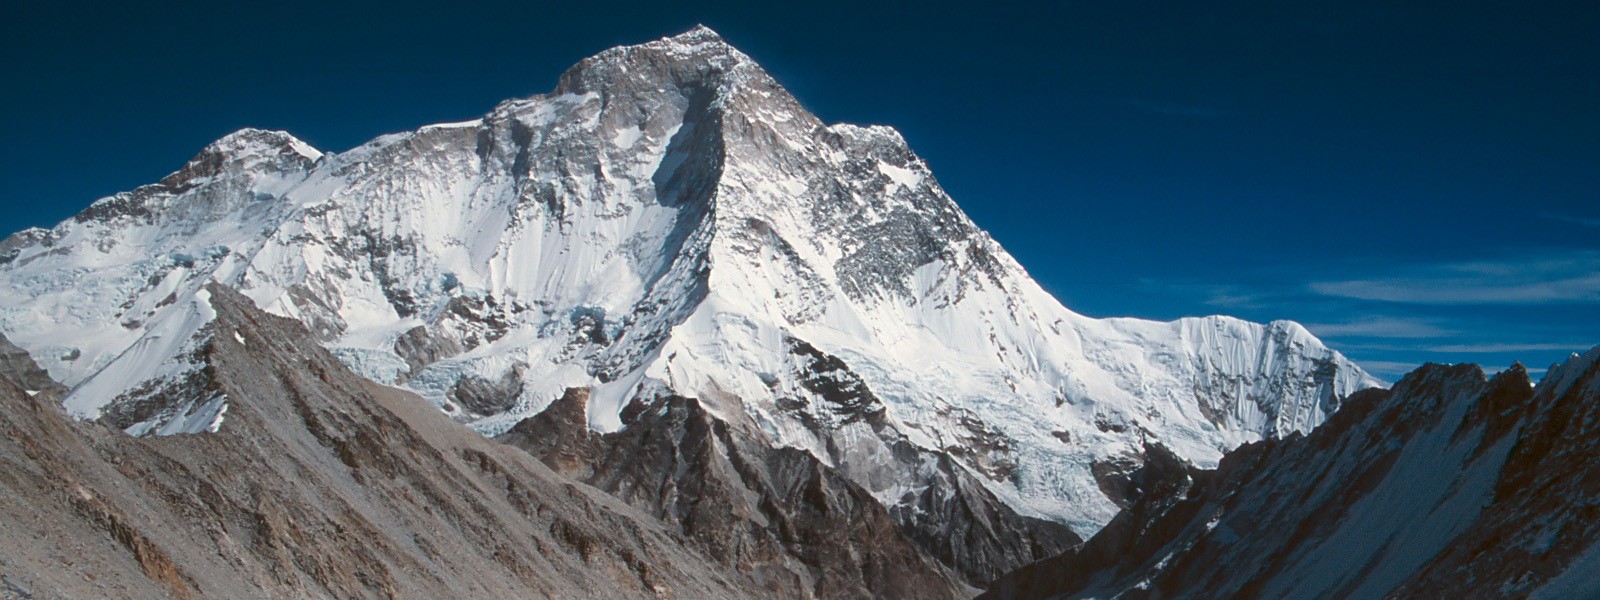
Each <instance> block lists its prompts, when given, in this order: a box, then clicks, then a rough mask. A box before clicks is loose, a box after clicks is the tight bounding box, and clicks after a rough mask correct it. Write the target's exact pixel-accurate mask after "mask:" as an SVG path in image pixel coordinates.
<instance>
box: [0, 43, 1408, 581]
mask: <svg viewBox="0 0 1600 600" xmlns="http://www.w3.org/2000/svg"><path fill="white" fill-rule="evenodd" d="M211 281H218V282H222V283H224V284H226V285H229V286H231V287H233V288H235V289H238V290H240V291H241V292H242V293H243V294H245V295H246V296H248V297H250V298H251V299H253V300H254V301H256V302H257V304H258V305H259V306H261V307H263V308H264V309H266V310H267V311H268V312H271V313H274V314H279V315H283V316H288V317H292V318H295V319H297V320H299V321H300V322H301V323H303V324H305V325H306V327H307V328H308V329H310V330H311V331H312V332H313V333H314V334H315V336H316V338H317V339H318V340H320V341H322V342H323V343H325V344H326V345H327V346H328V347H329V348H330V350H331V351H332V352H333V353H334V354H335V355H336V356H338V357H339V358H340V359H341V360H342V361H344V362H345V363H346V364H348V365H350V366H351V367H352V368H353V369H354V370H356V371H357V372H359V373H360V374H362V375H364V376H366V377H368V378H370V379H373V380H374V381H378V382H381V383H385V384H397V385H404V386H406V387H407V388H409V389H410V390H412V391H415V392H417V393H419V394H421V395H422V396H424V397H425V398H427V399H428V400H429V401H431V402H433V403H434V404H435V405H437V406H438V407H439V408H441V409H443V410H445V411H446V412H447V413H448V414H450V415H451V416H453V417H455V418H457V419H458V420H461V421H464V422H469V423H471V424H472V425H473V426H474V427H475V428H476V429H478V430H479V431H481V432H484V433H486V434H490V435H495V434H499V433H502V432H504V431H505V430H507V429H509V428H510V427H511V426H512V425H514V424H516V423H517V422H519V421H521V420H522V419H524V418H526V417H528V416H531V415H534V414H537V413H539V412H540V411H541V410H543V409H544V408H545V407H546V406H547V405H548V404H549V403H550V402H552V401H554V400H555V399H557V398H559V397H560V396H561V395H562V394H563V393H564V392H565V391H566V390H567V389H568V388H574V387H587V388H590V389H591V391H592V394H593V397H592V401H591V402H590V409H589V411H588V417H589V418H588V425H589V426H590V427H592V428H595V429H596V430H599V431H605V432H612V431H615V430H617V429H620V428H622V427H623V426H624V422H623V419H622V413H623V411H624V410H625V409H626V408H627V407H629V406H632V405H633V404H635V403H636V402H641V401H642V402H650V401H652V400H653V399H654V398H655V396H654V394H656V393H657V392H659V391H661V390H663V389H665V390H669V391H670V393H673V394H677V395H680V396H684V397H692V398H698V399H699V400H700V402H702V403H703V406H704V408H705V409H706V410H708V411H709V412H710V413H712V414H714V415H717V416H719V417H720V416H726V415H733V414H744V415H749V416H750V418H751V419H753V420H755V421H756V422H757V424H758V426H759V428H760V429H761V430H763V431H765V432H767V433H768V435H769V437H770V438H771V439H772V440H773V441H774V442H775V443H776V444H778V445H781V446H784V447H794V448H801V449H804V450H806V451H808V452H810V453H811V454H812V455H813V456H814V457H816V458H817V459H818V460H820V461H821V462H822V463H824V464H827V465H831V466H833V467H835V468H836V469H837V470H838V471H839V473H841V474H843V475H844V476H845V477H847V478H848V479H850V480H851V481H853V482H855V483H856V484H858V485H860V486H861V487H862V488H863V489H866V490H867V491H868V492H870V493H871V494H872V495H873V497H874V498H876V499H877V500H878V501H879V502H881V503H883V504H884V505H885V506H887V507H889V508H890V509H891V511H892V513H893V514H894V515H896V516H897V518H898V519H900V520H901V521H902V524H903V525H909V526H910V527H911V528H912V529H914V530H917V531H926V532H930V535H931V532H945V531H946V530H945V527H947V526H951V525H952V523H954V522H953V521H948V520H935V521H931V522H927V523H923V522H920V521H919V519H921V518H923V517H922V515H924V514H927V515H940V514H944V513H950V512H952V511H954V512H963V511H965V509H957V508H955V507H959V506H962V502H960V501H959V498H961V497H969V498H971V497H976V496H972V495H971V494H966V495H965V496H963V495H962V494H953V495H949V496H941V497H939V498H921V497H919V492H918V493H914V492H916V491H917V490H924V489H933V488H938V489H949V487H948V485H950V484H952V482H954V484H955V485H960V486H971V485H973V484H976V485H979V486H982V487H983V488H985V489H987V491H988V492H989V493H990V494H992V495H993V496H994V497H996V498H998V499H999V500H1000V501H1001V502H1002V503H1004V504H1005V505H1006V507H1007V509H1008V510H1010V511H1012V512H1015V513H1018V514H1021V515H1026V516H1029V517H1037V518H1043V519H1046V520H1050V521H1054V522H1057V523H1063V524H1066V525H1068V526H1070V527H1071V528H1072V529H1073V530H1074V531H1076V532H1078V533H1079V534H1083V535H1088V534H1089V533H1092V532H1093V531H1095V530H1096V529H1098V528H1099V527H1100V526H1102V525H1104V524H1105V522H1106V521H1108V520H1109V519H1110V518H1111V517H1112V516H1113V515H1114V514H1115V513H1116V511H1117V509H1118V508H1119V504H1118V503H1119V502H1120V503H1124V504H1125V503H1126V502H1127V498H1126V497H1124V496H1118V497H1117V498H1113V497H1110V496H1108V495H1107V492H1106V491H1105V490H1106V489H1107V488H1106V487H1105V486H1103V485H1102V479H1103V477H1097V476H1096V472H1095V467H1094V465H1096V464H1102V463H1107V462H1108V461H1112V462H1114V461H1118V460H1122V457H1127V456H1136V455H1138V454H1139V453H1140V452H1142V450H1143V448H1144V444H1145V441H1146V440H1153V441H1157V442H1160V443H1161V444H1164V445H1165V446H1167V447H1168V448H1170V449H1171V450H1172V451H1173V452H1175V453H1177V454H1178V455H1180V456H1182V457H1184V458H1185V459H1187V460H1190V461H1192V462H1195V463H1197V464H1200V465H1202V466H1210V465H1213V464H1214V463H1215V461H1216V460H1217V459H1218V458H1219V457H1220V456H1221V454H1222V452H1223V451H1225V450H1227V449H1229V448H1232V447H1235V446H1237V445H1239V444H1242V443H1245V442H1250V441H1254V440H1259V439H1263V438H1272V437H1275V436H1281V435H1288V434H1289V433H1292V432H1295V431H1306V430H1309V429H1310V428H1312V427H1314V426H1315V425H1316V424H1317V423H1319V422H1321V420H1322V419H1323V418H1324V417H1325V416H1326V415H1327V414H1328V413H1329V412H1331V411H1332V410H1334V409H1335V408H1336V407H1337V406H1338V404H1339V403H1340V402H1341V400H1342V399H1343V398H1344V397H1345V396H1347V395H1348V394H1350V393H1351V392H1353V391H1355V390H1357V389H1360V388H1363V387H1369V386H1373V385H1379V384H1380V382H1377V381H1376V380H1374V379H1372V378H1370V377H1368V376H1367V375H1366V374H1365V373H1363V372H1361V370H1360V369H1359V368H1357V367H1356V366H1355V365H1353V364H1351V363H1350V362H1349V361H1348V360H1345V358H1344V357H1343V356H1340V355H1339V354H1338V353H1337V352H1334V351H1332V350H1330V349H1328V348H1327V347H1326V346H1324V345H1323V344H1322V343H1321V342H1319V341H1318V340H1316V339H1315V338H1314V337H1312V336H1311V335H1310V334H1309V333H1308V332H1306V330H1305V329H1304V328H1302V327H1300V326H1299V325H1297V324H1294V323H1289V322H1275V323H1270V324H1264V325H1263V324H1254V323H1246V322H1243V321H1239V320H1236V319H1229V318H1224V317H1206V318H1196V319H1184V320H1180V321H1176V322H1171V323H1156V322H1150V321H1141V320H1136V319H1092V318H1088V317H1085V316H1083V315H1079V314H1076V313H1074V312H1072V311H1070V310H1068V309H1067V308H1065V307H1063V306H1062V305H1061V304H1060V303H1059V302H1057V301H1056V299H1055V298H1052V297H1051V296H1050V295H1049V294H1047V293H1046V292H1045V291H1044V290H1043V289H1042V288H1041V287H1040V286H1039V285H1037V284H1036V283H1035V282H1034V281H1033V280H1032V279H1031V278H1030V277H1029V276H1028V274H1027V272H1026V271H1025V270H1024V269H1023V268H1022V267H1021V265H1018V264H1017V263H1016V261H1015V260H1013V259H1012V257H1011V256H1010V255H1009V254H1007V253H1006V252H1005V250H1004V249H1003V248H1001V247H1000V246H999V244H997V243H996V242H995V241H994V240H993V239H991V238H990V237H989V236H988V235H987V234H985V233H984V232H983V231H982V230H981V229H980V228H978V227H977V225H976V224H974V223H973V222H972V221H971V220H970V219H969V218H967V216H966V215H965V214H964V213H963V212H962V211H961V209H960V207H959V206H957V205H956V203H955V202H954V200H953V199H951V198H950V197H949V196H948V195H947V194H946V193H945V192H944V191H943V190H942V188H941V187H940V186H939V184H938V182H937V181H936V180H935V178H934V176H933V174H932V173H931V172H930V170H929V168H928V165H927V164H926V163H925V162H924V161H923V160H921V159H920V158H918V157H917V156H916V154H915V153H914V152H912V151H911V149H910V147H909V146H908V145H907V143H906V141H905V140H904V139H903V138H902V137H901V136H900V135H899V134H898V133H896V132H895V131H894V130H893V129H890V128H887V127H861V126H855V125H848V124H832V125H830V124H826V123H823V122H822V121H820V120H819V119H818V118H817V117H816V116H815V115H812V114H811V113H809V112H807V111H806V110H805V108H804V107H803V106H802V105H801V104H800V102H799V101H798V100H797V99H795V98H794V97H793V96H792V95H790V94H789V93H788V92H787V91H786V90H785V89H784V88H783V87H782V86H781V85H779V84H778V82H777V81H775V80H774V79H773V78H772V77H771V76H770V75H769V74H767V73H766V72H765V71H764V70H763V69H762V68H761V67H760V66H759V65H757V64H756V62H755V61H754V60H752V59H751V58H750V57H749V56H746V55H745V54H743V53H741V52H739V51H738V50H736V49H734V48H733V47H731V46H730V45H728V44H727V43H726V42H725V41H724V40H723V39H722V38H721V37H719V36H718V35H717V34H716V33H714V32H712V31H710V30H709V29H705V28H696V29H695V30H693V31H689V32H686V33H684V34H682V35H678V36H673V37H670V38H666V39H662V40H657V41H653V42H649V43H646V44H640V45H636V46H627V47H620V48H614V49H611V50H607V51H605V52H602V53H600V54H598V55H596V56H594V57H591V58H588V59H585V60H583V61H582V62H580V63H579V64H577V65H575V66H574V67H573V68H572V69H570V70H569V71H567V72H566V73H565V74H563V75H561V77H560V80H559V82H558V84H557V85H556V87H555V89H554V90H552V91H551V92H550V93H547V94H541V95H536V96H531V97H528V98H521V99H514V100H508V101H506V102H503V103H501V104H499V105H498V106H496V107H494V109H493V110H492V111H490V112H489V113H488V114H486V115H484V116H483V117H482V118H479V119H474V120H471V121H466V122H461V123H446V124H439V125H432V126H426V127H422V128H420V129H418V130H416V131H411V132H405V133H400V134H395V135H386V136H382V137H379V138H377V139H374V140H372V141H371V142H369V143H366V144H363V145H362V146H360V147H357V148H354V149H351V150H349V151H346V152H342V153H338V154H324V153H322V152H320V151H317V150H316V149H313V148H311V147H309V146H307V145H305V144H304V143H302V142H300V141H299V140H296V139H295V138H294V137H292V136H290V135H289V134H287V133H283V132H271V131H261V130H243V131H240V132H238V133H235V134H232V135H229V136H227V137H225V138H223V139H222V140H219V141H217V142H216V143H214V144H212V145H210V146H208V147H207V148H206V149H205V150H203V151H202V152H201V153H200V154H199V155H198V156H196V157H195V158H194V159H193V160H191V161H190V162H189V164H187V165H185V166H184V167H183V168H182V169H181V170H179V171H178V172H177V173H174V174H173V175H171V176H169V177H167V178H165V179H163V180H162V181H160V182H158V183H155V184H152V185H148V186H144V187H140V188H138V189H136V190H133V191H131V192H127V193H123V194H117V195H115V196H112V197H110V198H106V199H102V200H100V201H98V202H96V203H94V204H93V205H92V206H90V207H89V208H88V209H87V210H85V211H84V212H83V213H82V214H80V215H78V216H77V217H75V218H74V219H72V220H70V221H67V222H65V223H62V224H60V225H58V226H57V227H55V228H53V229H51V230H49V231H45V230H29V231H26V232H22V233H20V234H17V235H15V236H12V237H11V238H8V239H7V240H5V241H3V242H0V330H3V331H4V332H5V334H6V335H8V336H9V337H10V338H11V339H12V341H13V342H15V343H16V344H17V345H18V346H20V347H22V348H25V349H27V350H28V351H29V352H31V353H32V354H33V355H34V356H35V357H36V358H38V359H40V361H41V363H42V364H43V365H44V366H45V367H46V368H47V369H48V370H49V371H50V372H51V373H52V374H54V375H55V377H56V378H57V379H59V380H61V381H62V382H63V383H65V384H67V385H69V386H70V387H72V388H73V389H74V391H73V393H72V394H71V395H69V396H68V397H67V398H66V399H65V401H64V403H65V406H66V407H67V408H68V410H69V412H70V413H72V414H73V415H77V416H83V417H88V418H95V417H109V418H110V419H111V420H112V422H115V423H116V424H118V425H119V426H121V427H125V428H127V429H128V430H130V431H132V432H135V433H142V434H162V433H177V432H184V431H196V430H204V429H205V428H206V427H208V426H209V423H210V420H208V419H212V418H214V417H215V416H216V415H217V414H219V413H220V411H222V410H223V407H224V405H225V402H226V401H218V403H213V399H211V398H200V397H195V398H190V399H189V400H190V401H189V402H188V403H187V404H183V405H181V406H173V405H164V404H159V403H156V404H152V403H151V402H150V400H151V398H153V397H154V395H159V394H161V393H162V391H161V390H166V389H170V388H172V387H173V386H175V385H177V382H180V381H183V380H185V379H187V378H190V377H191V376H192V375H193V373H194V372H196V371H197V370H200V369H201V368H202V367H201V365H199V364H198V363H195V362H194V361H193V360H192V356H193V351H194V348H190V347H186V346H185V345H184V344H183V342H184V341H185V340H189V339H191V338H192V334H193V333H194V332H196V331H199V330H200V328H202V327H203V326H204V325H205V323H207V322H208V319H209V315H208V314H207V312H206V310H205V308H204V302H200V301H199V300H201V299H200V298H199V296H200V295H202V293H203V289H204V286H205V285H206V284H207V283H208V282H211ZM508 373H509V374H510V375H509V377H512V378H516V379H518V381H510V380H508V379H507V377H508ZM168 395H170V394H168ZM908 447H909V448H910V449H909V450H908V449H907V448H908ZM897 457H900V458H897ZM902 458H904V460H902ZM1101 470H1102V471H1104V468H1102V469H1101ZM1113 489H1115V488H1113ZM1115 493H1117V494H1122V492H1115ZM902 500H904V501H905V502H907V504H903V505H902V504H901V502H902ZM913 504H914V505H915V506H913ZM946 506H948V507H951V508H949V509H945V508H941V507H946ZM930 508H934V509H938V510H936V511H934V512H931V513H926V512H922V510H926V509H930ZM968 512H973V513H974V514H976V513H979V512H982V511H981V510H976V509H975V510H972V511H968ZM933 518H937V519H943V518H944V517H933ZM974 531H975V530H974ZM939 535H943V533H940V534H939ZM984 537H992V538H996V539H998V537H999V536H987V535H986V536H984ZM1008 546H1010V547H1013V548H1016V549H1020V548H1022V547H1026V546H1027V544H1023V543H1020V541H1019V544H1018V545H1008ZM1016 549H1013V550H1006V551H1004V552H1000V551H998V550H997V551H996V553H995V554H992V555H991V556H994V557H998V556H1000V555H1019V554H1017V553H1018V550H1016ZM958 562H959V561H958ZM990 562H991V561H987V560H983V561H973V562H971V563H970V565H969V567H963V569H964V570H965V571H966V572H968V573H973V574H976V573H982V572H988V571H989V570H990V568H991V567H988V566H982V567H980V566H979V565H980V564H985V563H990ZM1001 562H1004V561H1001ZM993 564H996V565H997V564H1000V563H993Z"/></svg>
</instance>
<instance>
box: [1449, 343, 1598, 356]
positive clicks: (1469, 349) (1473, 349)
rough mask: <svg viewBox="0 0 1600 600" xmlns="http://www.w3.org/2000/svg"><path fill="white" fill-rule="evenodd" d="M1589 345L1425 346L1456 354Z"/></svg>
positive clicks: (1573, 349) (1540, 350)
mask: <svg viewBox="0 0 1600 600" xmlns="http://www.w3.org/2000/svg"><path fill="white" fill-rule="evenodd" d="M1588 346H1590V345H1586V344H1442V345H1437V346H1427V347H1425V348H1424V349H1425V350H1428V351H1429V352H1453V353H1458V354H1496V353H1502V352H1549V351H1572V352H1579V351H1582V350H1583V349H1584V348H1587V347H1588Z"/></svg>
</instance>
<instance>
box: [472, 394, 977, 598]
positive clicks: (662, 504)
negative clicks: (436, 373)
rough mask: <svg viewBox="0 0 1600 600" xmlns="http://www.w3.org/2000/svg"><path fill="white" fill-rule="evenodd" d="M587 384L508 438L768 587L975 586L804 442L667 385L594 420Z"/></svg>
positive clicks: (861, 590)
mask: <svg viewBox="0 0 1600 600" xmlns="http://www.w3.org/2000/svg"><path fill="white" fill-rule="evenodd" d="M587 400H588V393H587V391H586V390H581V389H575V390H570V391H569V392H568V393H567V394H566V395H565V396H563V397H562V398H561V399H560V400H558V401H557V402H555V403H553V404H552V405H551V406H550V407H549V408H548V409H546V410H545V411H544V412H543V413H540V414H539V415H538V416H535V417H533V418H530V419H527V420H525V421H523V422H522V423H519V424H518V425H517V426H515V427H513V428H512V429H511V430H510V431H509V432H507V433H505V434H504V435H501V436H500V437H499V438H498V439H499V440H500V441H503V442H505V443H508V444H511V445H513V446H516V447H519V448H523V449H525V450H527V451H528V452H530V453H532V454H533V455H534V456H537V457H539V459H540V460H542V461H544V462H545V463H546V464H548V465H550V466H551V467H552V468H555V469H556V470H557V471H558V472H561V473H563V474H566V475H569V476H572V477H575V478H578V479H580V480H582V481H585V482H587V483H590V484H592V485H594V486H595V487H598V488H600V489H602V490H605V491H607V492H610V493H611V494H613V495H615V496H616V497H618V498H620V499H622V500H623V501H625V502H627V503H628V504H631V505H633V506H635V507H638V508H640V509H642V510H645V511H647V512H649V513H650V514H652V515H654V516H656V517H658V518H660V519H662V520H663V521H666V522H667V523H669V524H672V525H674V526H676V527H678V528H679V529H680V530H681V531H682V532H683V534H684V535H685V536H687V537H688V538H689V539H690V540H692V542H693V543H694V545H696V546H697V547H699V548H702V549H703V550H705V552H706V553H707V554H708V555H710V556H711V557H712V558H713V559H714V560H716V561H718V562H719V563H720V564H723V565H726V566H727V567H729V568H731V569H733V570H735V571H738V572H741V573H749V574H751V577H752V578H753V579H754V580H756V581H758V582H760V587H759V588H755V589H752V590H750V591H751V592H752V595H754V596H760V597H768V598H796V599H799V598H904V599H912V598H917V599H930V600H931V599H937V598H955V597H965V596H966V594H967V592H966V590H965V588H964V586H962V585H960V584H959V583H957V582H956V578H955V577H954V576H953V574H950V573H949V572H948V571H946V570H944V569H942V568H941V567H940V565H939V564H938V563H936V562H935V561H933V560H930V559H929V558H927V557H926V556H924V555H923V553H922V552H920V551H919V550H918V548H917V547H916V546H915V545H913V544H912V543H910V541H909V540H907V539H906V538H904V537H903V536H901V535H900V534H899V533H898V531H897V530H896V526H895V521H894V520H893V519H891V518H890V516H889V513H888V512H887V511H886V510H885V509H884V508H883V506H881V505H880V504H878V502H877V501H876V500H874V499H873V497H872V496H871V495H870V494H868V493H867V492H866V491H865V490H863V489H861V487H860V486H858V485H856V484H855V483H853V482H851V481H850V480H849V479H847V478H845V477H843V476H841V475H840V474H839V473H838V472H837V471H835V470H834V469H832V468H830V467H828V466H826V465H823V464H822V463H821V462H819V461H818V460H817V459H816V458H815V457H813V456H811V455H810V454H808V453H806V452H804V451H801V450H796V449H793V448H773V447H772V444H771V441H770V440H767V439H764V437H763V436H761V435H760V434H759V432H756V431H754V430H753V429H751V428H750V427H749V423H748V422H747V421H742V420H738V419H730V420H726V421H725V420H722V419H718V418H716V417H714V416H712V415H711V414H709V413H707V412H706V410H705V408H704V407H702V406H701V405H700V403H699V402H698V401H696V400H694V399H691V398H684V397H681V396H673V395H665V396H662V397H660V398H657V399H656V400H655V401H653V402H648V403H639V404H636V405H635V406H633V407H630V408H629V409H628V411H627V412H626V413H625V414H626V415H627V416H626V419H627V420H626V424H627V427H626V428H624V429H623V430H622V431H620V432H618V433H613V434H607V435H600V434H597V433H593V432H591V431H590V430H589V428H588V422H587V418H586V414H587V413H586V402H587Z"/></svg>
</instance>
